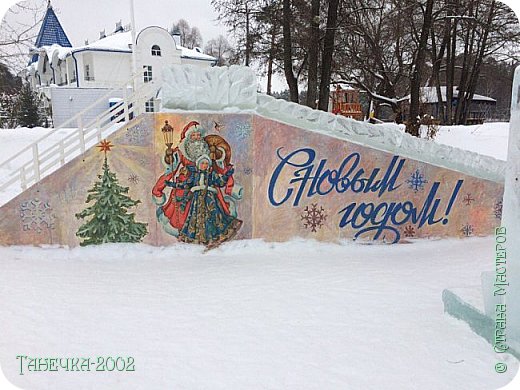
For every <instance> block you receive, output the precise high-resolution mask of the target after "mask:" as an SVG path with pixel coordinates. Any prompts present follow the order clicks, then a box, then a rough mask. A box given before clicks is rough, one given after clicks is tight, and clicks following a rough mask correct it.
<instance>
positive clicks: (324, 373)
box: [0, 238, 518, 390]
mask: <svg viewBox="0 0 520 390" xmlns="http://www.w3.org/2000/svg"><path fill="white" fill-rule="evenodd" d="M493 250H494V241H493V238H473V239H466V240H442V241H417V242H414V243H413V244H408V245H406V244H403V245H393V246H385V245H359V244H357V245H356V244H345V245H332V244H320V243H317V242H312V241H306V242H305V241H293V242H289V243H284V244H268V243H263V242H260V241H235V242H232V243H229V244H226V245H224V246H222V247H221V248H218V249H216V250H213V251H210V252H208V253H205V254H203V253H202V250H201V248H199V247H196V246H189V245H176V246H173V247H169V248H152V247H148V246H145V245H104V246H100V247H90V248H77V249H73V250H68V249H56V248H54V249H52V248H47V249H39V248H28V247H13V248H0V257H1V258H2V261H1V262H0V294H1V295H0V296H1V297H2V304H1V305H0V318H2V321H1V322H0V362H1V365H2V369H3V371H4V373H5V374H6V376H7V377H8V378H9V379H10V380H11V381H13V382H14V383H15V384H17V385H19V386H22V387H24V388H52V389H71V388H78V389H79V388H84V389H86V388H92V389H94V388H95V389H116V388H117V389H127V388H140V389H141V388H142V389H167V388H168V389H226V390H228V389H363V390H364V389H398V390H406V389H413V390H416V389H428V390H429V389H435V390H442V389H468V390H478V389H496V388H498V387H500V386H502V385H504V384H506V383H507V382H508V381H510V380H511V378H512V377H513V376H514V374H515V373H516V371H517V368H518V364H517V362H516V361H515V359H514V358H509V357H507V355H502V356H499V355H497V354H495V353H494V352H493V349H492V346H491V345H489V344H488V343H487V342H486V341H484V339H482V338H480V337H478V336H476V335H475V334H474V333H473V332H472V331H471V330H470V328H469V327H468V325H466V324H465V323H464V322H461V321H458V320H456V319H454V318H452V317H450V316H448V315H447V314H445V313H444V312H443V304H442V301H441V293H442V290H443V289H445V288H448V287H453V286H471V285H478V284H479V283H480V272H481V271H482V270H491V269H492V266H493V262H492V259H493V254H494V252H493ZM17 355H29V356H41V357H61V356H63V357H93V358H96V357H97V356H105V357H107V356H113V357H117V356H125V357H126V356H131V357H133V358H134V359H135V372H116V371H114V372H95V371H91V372H83V373H81V372H52V373H49V372H40V373H34V372H25V373H24V375H23V376H22V375H19V372H20V364H19V361H18V360H16V356H17ZM504 358H506V360H507V362H508V367H509V369H508V371H507V372H506V373H505V374H497V373H495V372H494V365H495V363H496V362H497V361H500V360H501V359H504Z"/></svg>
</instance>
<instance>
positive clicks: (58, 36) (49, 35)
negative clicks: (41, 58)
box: [29, 5, 72, 64]
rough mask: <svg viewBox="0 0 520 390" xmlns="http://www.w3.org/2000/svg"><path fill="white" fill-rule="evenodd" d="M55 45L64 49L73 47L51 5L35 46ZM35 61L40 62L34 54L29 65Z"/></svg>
mask: <svg viewBox="0 0 520 390" xmlns="http://www.w3.org/2000/svg"><path fill="white" fill-rule="evenodd" d="M54 44H57V45H60V46H62V47H72V45H71V44H70V41H69V38H67V34H65V31H63V27H61V24H60V21H59V20H58V17H57V16H56V14H55V13H54V10H53V9H52V6H50V5H49V6H48V7H47V13H46V14H45V17H44V18H43V22H42V25H41V27H40V32H39V33H38V37H37V38H36V43H35V46H36V47H42V46H51V45H54ZM35 61H38V54H34V55H33V56H32V58H31V60H30V61H29V64H31V63H33V62H35Z"/></svg>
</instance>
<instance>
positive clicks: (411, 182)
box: [406, 169, 428, 192]
mask: <svg viewBox="0 0 520 390" xmlns="http://www.w3.org/2000/svg"><path fill="white" fill-rule="evenodd" d="M406 182H407V183H408V187H409V188H410V189H412V190H414V192H418V191H419V190H424V185H425V184H426V183H428V180H426V179H425V178H424V175H423V174H421V172H420V171H419V170H418V169H417V170H416V171H415V172H414V173H412V174H411V175H410V178H409V179H408V180H406Z"/></svg>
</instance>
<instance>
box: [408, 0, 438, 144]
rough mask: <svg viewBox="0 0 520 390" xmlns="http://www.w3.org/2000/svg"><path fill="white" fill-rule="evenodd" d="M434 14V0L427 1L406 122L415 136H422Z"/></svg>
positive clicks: (414, 65) (414, 62) (414, 63)
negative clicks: (423, 87) (423, 88)
mask: <svg viewBox="0 0 520 390" xmlns="http://www.w3.org/2000/svg"><path fill="white" fill-rule="evenodd" d="M432 16H433V0H427V1H426V9H425V11H424V16H423V20H422V27H421V35H420V38H419V44H418V47H417V51H416V55H415V58H414V59H413V70H412V77H411V81H410V109H409V115H408V121H407V123H406V132H407V133H410V134H411V135H413V136H415V137H419V136H420V131H419V130H420V127H421V122H420V117H419V114H420V112H419V104H420V101H419V98H420V92H421V80H422V79H423V78H424V74H423V73H424V69H425V62H426V52H427V50H428V47H427V44H428V37H429V35H430V29H431V25H432Z"/></svg>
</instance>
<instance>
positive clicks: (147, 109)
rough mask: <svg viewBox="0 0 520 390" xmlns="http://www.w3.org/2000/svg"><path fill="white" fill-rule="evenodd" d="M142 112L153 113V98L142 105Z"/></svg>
mask: <svg viewBox="0 0 520 390" xmlns="http://www.w3.org/2000/svg"><path fill="white" fill-rule="evenodd" d="M144 111H145V112H155V106H154V101H153V98H151V99H150V100H147V101H146V102H145V103H144Z"/></svg>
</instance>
